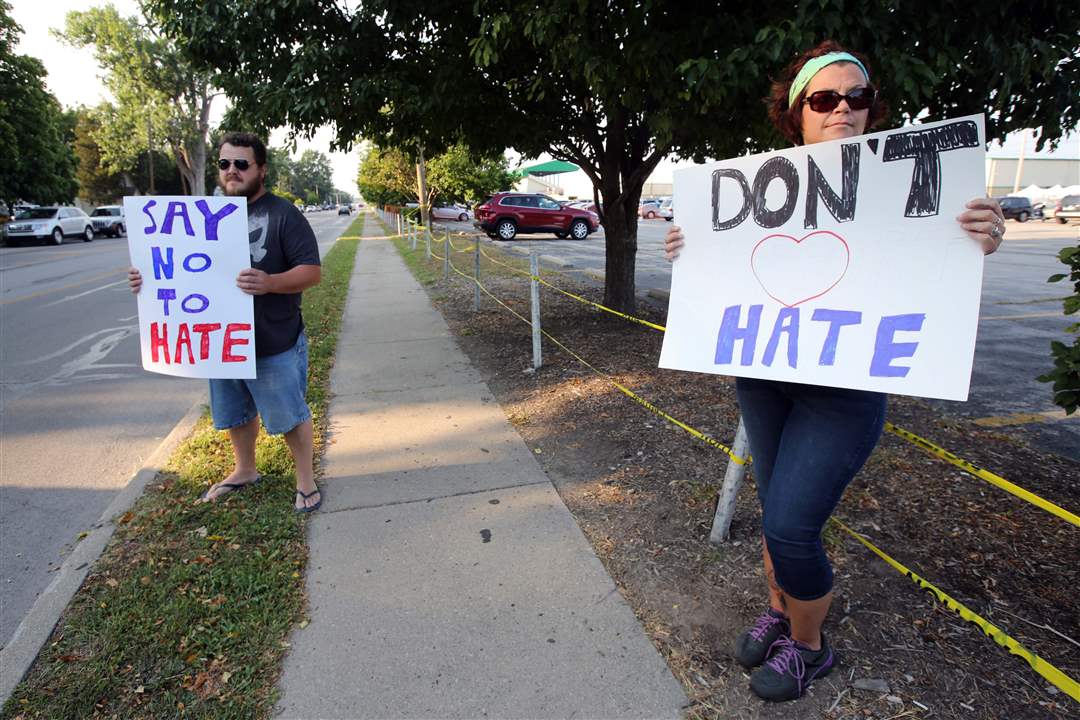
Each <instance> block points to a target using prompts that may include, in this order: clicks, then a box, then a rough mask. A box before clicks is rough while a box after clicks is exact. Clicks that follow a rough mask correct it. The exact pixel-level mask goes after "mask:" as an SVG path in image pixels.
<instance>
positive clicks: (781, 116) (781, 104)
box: [765, 40, 889, 145]
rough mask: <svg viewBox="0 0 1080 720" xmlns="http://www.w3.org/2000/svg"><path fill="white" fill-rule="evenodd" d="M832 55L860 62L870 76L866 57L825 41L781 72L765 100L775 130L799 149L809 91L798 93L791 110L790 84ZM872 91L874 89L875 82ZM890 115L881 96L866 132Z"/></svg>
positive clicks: (867, 122) (876, 101) (801, 142)
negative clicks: (806, 67) (814, 63)
mask: <svg viewBox="0 0 1080 720" xmlns="http://www.w3.org/2000/svg"><path fill="white" fill-rule="evenodd" d="M833 52H846V53H851V54H852V55H854V56H855V57H857V58H858V59H859V62H861V63H862V64H863V67H865V68H866V71H867V72H870V64H869V63H868V62H867V60H866V57H865V56H864V55H861V54H860V53H857V52H852V51H851V50H848V49H847V48H845V47H843V46H841V45H840V43H838V42H836V41H835V40H826V41H824V42H822V43H821V44H820V45H818V46H817V47H815V48H811V49H810V50H807V51H806V52H804V53H803V54H802V55H800V56H799V57H797V58H796V59H795V61H794V62H792V63H791V64H790V65H788V66H787V67H786V68H784V69H783V70H782V71H781V72H780V77H779V78H778V79H777V80H774V81H773V84H772V86H771V87H770V88H769V97H768V98H767V99H766V100H765V103H766V105H767V106H768V110H769V119H770V120H772V123H773V125H775V126H776V129H777V130H779V131H780V132H781V133H783V135H784V137H786V138H787V139H788V140H790V141H791V142H793V143H795V144H796V145H802V144H803V139H802V99H803V95H804V94H805V93H806V91H805V90H803V92H801V93H799V97H797V98H795V103H794V105H790V106H789V105H788V90H790V89H791V83H792V82H794V80H795V76H796V75H798V74H799V71H800V70H802V67H803V65H805V64H806V63H807V62H809V61H810V60H811V59H813V58H816V57H819V56H821V55H828V54H829V53H833ZM871 87H874V85H873V83H872V82H871ZM888 114H889V107H888V106H887V105H886V104H885V101H884V100H882V99H881V97H880V96H878V97H877V98H876V99H875V100H874V104H873V105H871V106H870V114H869V115H868V116H867V118H866V129H867V130H869V129H870V128H873V127H876V126H877V125H879V124H880V123H881V122H882V121H883V120H884V119H885V118H886V117H887V116H888Z"/></svg>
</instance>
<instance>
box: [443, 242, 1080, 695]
mask: <svg viewBox="0 0 1080 720" xmlns="http://www.w3.org/2000/svg"><path fill="white" fill-rule="evenodd" d="M450 267H451V268H452V269H453V270H454V272H456V273H457V274H458V275H460V276H461V277H463V278H465V279H467V280H470V281H472V282H474V283H476V285H477V286H478V287H479V288H480V289H481V290H482V291H483V292H484V293H485V294H487V295H488V296H489V297H490V298H491V299H493V300H494V301H495V302H497V303H498V304H499V305H501V306H502V307H504V308H506V309H507V310H508V311H510V313H511V314H513V315H514V316H515V317H517V318H518V319H519V320H521V321H522V322H524V323H525V324H526V325H532V322H531V321H530V320H528V319H527V318H525V316H523V315H522V314H521V313H519V312H517V311H516V310H514V309H513V308H511V307H510V306H509V305H507V304H506V303H505V302H503V301H502V300H500V299H499V298H497V297H496V296H495V295H494V294H492V292H491V291H490V290H488V289H487V288H486V287H484V285H483V283H481V282H479V281H478V280H476V279H475V278H473V277H470V276H469V275H467V274H466V273H463V272H462V271H461V270H459V269H458V268H457V267H456V266H455V265H454V264H453V262H452V261H451V262H450ZM541 332H542V333H543V334H544V336H545V337H547V338H548V340H550V341H551V342H553V343H554V344H555V345H557V346H558V347H559V348H561V349H562V350H564V351H565V352H566V353H567V354H569V355H570V356H571V357H573V358H574V359H575V360H577V361H578V362H580V363H581V364H583V365H585V367H587V368H589V369H590V370H592V371H593V372H594V373H596V374H597V375H599V376H600V377H602V378H604V379H605V380H607V381H608V382H609V383H611V384H612V385H613V386H614V387H616V388H617V389H618V390H619V391H620V392H622V393H623V394H625V395H626V396H628V397H630V398H631V399H633V400H634V401H635V402H637V403H638V404H640V405H641V406H643V407H645V408H646V409H648V410H650V411H651V412H653V413H655V414H657V415H659V416H660V417H662V418H664V419H665V420H667V421H668V422H670V423H672V424H674V425H676V426H677V427H679V428H682V429H683V430H685V431H686V432H688V433H690V434H691V435H692V436H693V437H695V438H697V439H699V440H701V441H702V442H705V443H706V444H708V445H711V446H713V447H715V448H718V449H719V450H722V451H723V452H724V453H726V454H727V455H728V457H730V458H731V459H732V460H733V461H735V462H737V463H739V464H740V465H744V464H746V463H747V462H748V461H749V460H750V459H751V458H749V457H747V458H743V457H739V456H738V455H736V454H735V453H734V452H733V451H732V450H731V449H730V448H729V447H727V446H726V445H724V444H722V443H720V442H717V441H716V440H714V439H713V438H710V437H709V436H708V435H705V434H704V433H702V432H701V431H699V430H696V429H694V428H693V427H691V426H689V425H687V424H686V423H684V422H682V421H680V420H678V419H676V418H674V417H672V416H671V415H669V414H667V413H666V412H664V411H663V410H661V409H660V408H658V407H656V406H655V405H653V404H652V403H650V402H649V401H647V400H645V399H644V398H642V397H641V396H640V395H637V394H636V393H634V392H633V391H632V390H630V389H629V388H627V387H626V386H624V385H622V384H621V383H619V382H617V381H616V380H615V379H614V378H612V377H611V376H609V375H607V374H606V373H603V372H601V371H600V370H598V369H597V368H595V367H593V365H592V364H590V363H589V362H588V361H586V360H585V359H584V358H582V357H581V356H580V355H578V354H577V353H575V352H574V351H572V350H570V348H568V347H566V345H564V344H563V343H561V342H560V341H559V340H558V339H556V338H555V337H554V336H552V335H551V333H549V332H547V331H545V330H541ZM886 427H887V428H888V429H889V430H890V432H893V433H896V434H897V435H899V436H900V437H903V438H905V439H907V440H910V441H911V442H914V443H915V444H917V445H919V447H923V448H924V449H927V450H931V451H933V452H934V454H935V455H939V456H941V457H943V458H944V459H946V460H949V461H950V462H953V463H954V464H956V465H958V466H959V467H962V468H963V469H964V470H967V471H968V472H972V473H973V474H974V473H984V474H985V475H989V476H991V477H993V478H995V479H996V480H997V481H999V482H1000V483H1003V484H1004V485H1005V486H1009V487H1011V488H1013V489H1014V490H1015V491H1016V492H1015V493H1014V494H1017V495H1018V496H1019V497H1024V498H1025V499H1028V500H1029V501H1032V502H1034V500H1039V501H1041V502H1042V503H1045V504H1047V505H1050V506H1051V507H1053V508H1057V510H1060V511H1061V513H1064V514H1065V516H1071V517H1072V518H1075V517H1076V516H1075V515H1072V514H1071V513H1068V512H1067V511H1065V510H1062V509H1061V508H1058V507H1057V506H1056V505H1053V504H1052V503H1048V502H1047V501H1045V500H1042V498H1039V497H1038V496H1036V495H1033V494H1031V493H1028V492H1027V491H1026V490H1023V489H1022V488H1019V487H1017V486H1015V485H1012V483H1009V482H1008V481H1006V480H1004V479H1003V478H1000V477H998V476H997V475H994V474H993V473H989V472H987V471H984V470H982V469H981V468H978V467H977V466H975V465H972V464H971V463H968V462H966V461H963V460H960V459H959V458H957V457H956V456H955V455H952V453H948V452H947V451H945V450H943V449H941V448H939V447H937V446H936V445H934V444H933V443H930V442H929V441H928V440H925V439H923V438H920V437H919V436H917V435H915V434H914V433H911V432H908V431H907V430H902V429H901V428H898V427H896V426H895V425H892V424H891V423H886ZM979 477H983V479H988V478H986V477H984V476H983V475H979ZM989 481H990V482H993V481H992V480H989ZM999 482H994V484H995V485H998V484H999ZM999 486H1000V485H999ZM1006 489H1008V488H1006ZM1010 492H1013V490H1010ZM1026 496H1030V498H1029V497H1026ZM1035 504H1039V503H1035ZM1041 506H1042V505H1040V507H1041ZM1055 514H1058V513H1055ZM1066 519H1070V518H1069V517H1066ZM830 520H832V522H834V523H836V524H837V525H838V526H839V527H840V528H841V529H842V530H844V531H845V532H847V533H848V534H849V535H851V536H852V537H854V538H855V539H856V540H858V541H859V542H860V543H862V544H863V545H864V546H866V547H867V548H868V549H870V550H871V551H872V552H873V553H874V554H876V555H877V556H878V557H880V558H881V559H882V560H884V561H885V562H886V563H888V564H889V565H890V566H891V567H892V568H893V569H895V570H897V571H898V572H900V573H901V574H902V575H904V576H906V577H907V578H908V579H910V580H911V581H912V582H913V583H915V584H916V585H917V586H918V587H920V588H921V589H923V590H927V591H929V592H930V593H931V594H932V595H933V596H934V597H935V598H936V599H937V601H938V602H940V603H942V604H944V605H945V606H946V607H947V608H949V609H950V610H952V611H953V612H955V613H956V614H957V615H959V616H960V617H961V618H962V619H964V620H966V621H967V622H970V623H972V624H974V625H976V626H977V627H978V628H979V629H980V630H982V631H983V633H984V634H985V635H986V636H987V637H989V638H990V639H992V640H993V641H994V642H996V643H997V644H998V645H1000V646H1001V647H1003V648H1006V649H1007V650H1008V651H1009V653H1010V654H1012V655H1016V656H1017V657H1020V658H1022V659H1023V660H1024V661H1025V662H1026V663H1027V664H1028V665H1029V666H1031V669H1032V670H1034V671H1035V672H1036V673H1038V674H1039V675H1040V676H1042V677H1043V678H1045V679H1046V680H1047V681H1048V682H1050V683H1051V684H1053V685H1054V687H1056V688H1058V689H1059V690H1061V691H1062V692H1064V693H1065V694H1066V695H1068V696H1069V697H1071V698H1072V699H1073V700H1077V701H1080V683H1077V681H1076V680H1074V679H1072V678H1071V677H1069V676H1068V675H1066V674H1065V673H1063V672H1062V671H1061V670H1059V669H1058V668H1057V667H1055V666H1054V665H1052V664H1051V663H1049V662H1047V661H1046V660H1043V659H1042V658H1041V657H1039V656H1038V655H1036V654H1035V653H1033V652H1031V651H1030V650H1028V649H1027V648H1025V647H1024V646H1023V645H1021V644H1020V643H1019V642H1017V641H1016V640H1015V639H1014V638H1012V637H1011V636H1009V635H1008V634H1006V633H1005V632H1004V631H1003V630H1001V629H1000V628H999V627H997V626H996V625H994V624H993V623H991V622H990V621H989V620H987V619H986V618H984V617H982V616H981V615H979V614H977V613H975V612H974V611H972V610H971V609H970V608H968V607H967V606H966V605H964V604H963V603H961V602H960V601H959V600H957V599H955V598H953V597H952V596H951V595H948V594H947V593H945V592H944V591H942V590H941V589H939V588H938V587H936V586H935V585H934V584H933V583H931V582H930V581H928V580H926V579H925V578H923V577H921V576H920V575H918V574H917V573H915V572H914V571H913V570H910V569H909V568H907V567H905V566H904V565H903V564H902V563H900V562H899V561H897V560H895V559H894V558H892V557H891V556H890V555H888V554H887V553H885V551H883V550H881V549H880V548H878V547H877V546H876V545H874V544H873V543H872V542H870V541H869V540H867V539H866V538H865V537H863V536H862V535H860V534H859V533H857V532H855V531H854V530H852V529H851V528H849V527H848V526H847V525H845V524H844V523H843V522H841V521H840V520H838V519H836V518H835V517H833V518H830ZM1070 522H1073V520H1071V519H1070Z"/></svg>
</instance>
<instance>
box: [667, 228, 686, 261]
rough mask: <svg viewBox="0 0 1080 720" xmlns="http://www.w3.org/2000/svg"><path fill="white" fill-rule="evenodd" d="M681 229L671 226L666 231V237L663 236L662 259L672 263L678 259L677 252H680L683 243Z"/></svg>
mask: <svg viewBox="0 0 1080 720" xmlns="http://www.w3.org/2000/svg"><path fill="white" fill-rule="evenodd" d="M683 240H684V238H683V234H682V228H680V227H679V226H678V225H672V226H671V228H670V229H669V230H668V231H667V235H665V236H664V257H666V258H667V259H668V260H670V261H674V260H675V258H677V257H679V251H680V250H682V246H683V245H684V242H683Z"/></svg>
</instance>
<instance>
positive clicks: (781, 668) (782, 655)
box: [750, 635, 836, 702]
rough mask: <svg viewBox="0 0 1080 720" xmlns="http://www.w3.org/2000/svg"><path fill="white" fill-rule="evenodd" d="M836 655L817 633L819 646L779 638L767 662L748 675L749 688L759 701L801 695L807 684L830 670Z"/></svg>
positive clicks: (780, 700) (787, 698)
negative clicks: (816, 647) (815, 647)
mask: <svg viewBox="0 0 1080 720" xmlns="http://www.w3.org/2000/svg"><path fill="white" fill-rule="evenodd" d="M834 665H836V657H835V656H834V655H833V651H832V649H831V648H830V647H829V644H828V643H827V642H826V641H825V635H822V636H821V649H820V650H811V649H810V648H808V647H806V646H805V645H800V644H799V643H797V642H795V641H794V640H792V639H791V638H790V637H782V638H780V639H779V640H777V641H776V644H775V646H774V647H773V653H772V656H771V657H770V658H769V660H768V662H766V663H765V665H764V666H762V668H761V669H760V670H758V671H757V672H755V673H754V674H753V675H751V676H750V689H751V690H753V691H754V694H755V695H757V696H758V697H759V698H761V699H762V700H771V701H773V702H782V701H784V700H795V699H796V698H800V697H802V694H803V693H804V692H806V688H807V686H809V685H810V683H812V682H813V681H815V680H817V679H818V678H821V677H825V676H826V675H828V674H829V673H830V672H832V669H833V666H834Z"/></svg>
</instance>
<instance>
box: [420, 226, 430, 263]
mask: <svg viewBox="0 0 1080 720" xmlns="http://www.w3.org/2000/svg"><path fill="white" fill-rule="evenodd" d="M416 231H417V232H420V225H417V226H416ZM424 257H426V258H427V259H428V260H430V259H431V233H429V232H427V231H425V232H424Z"/></svg>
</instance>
